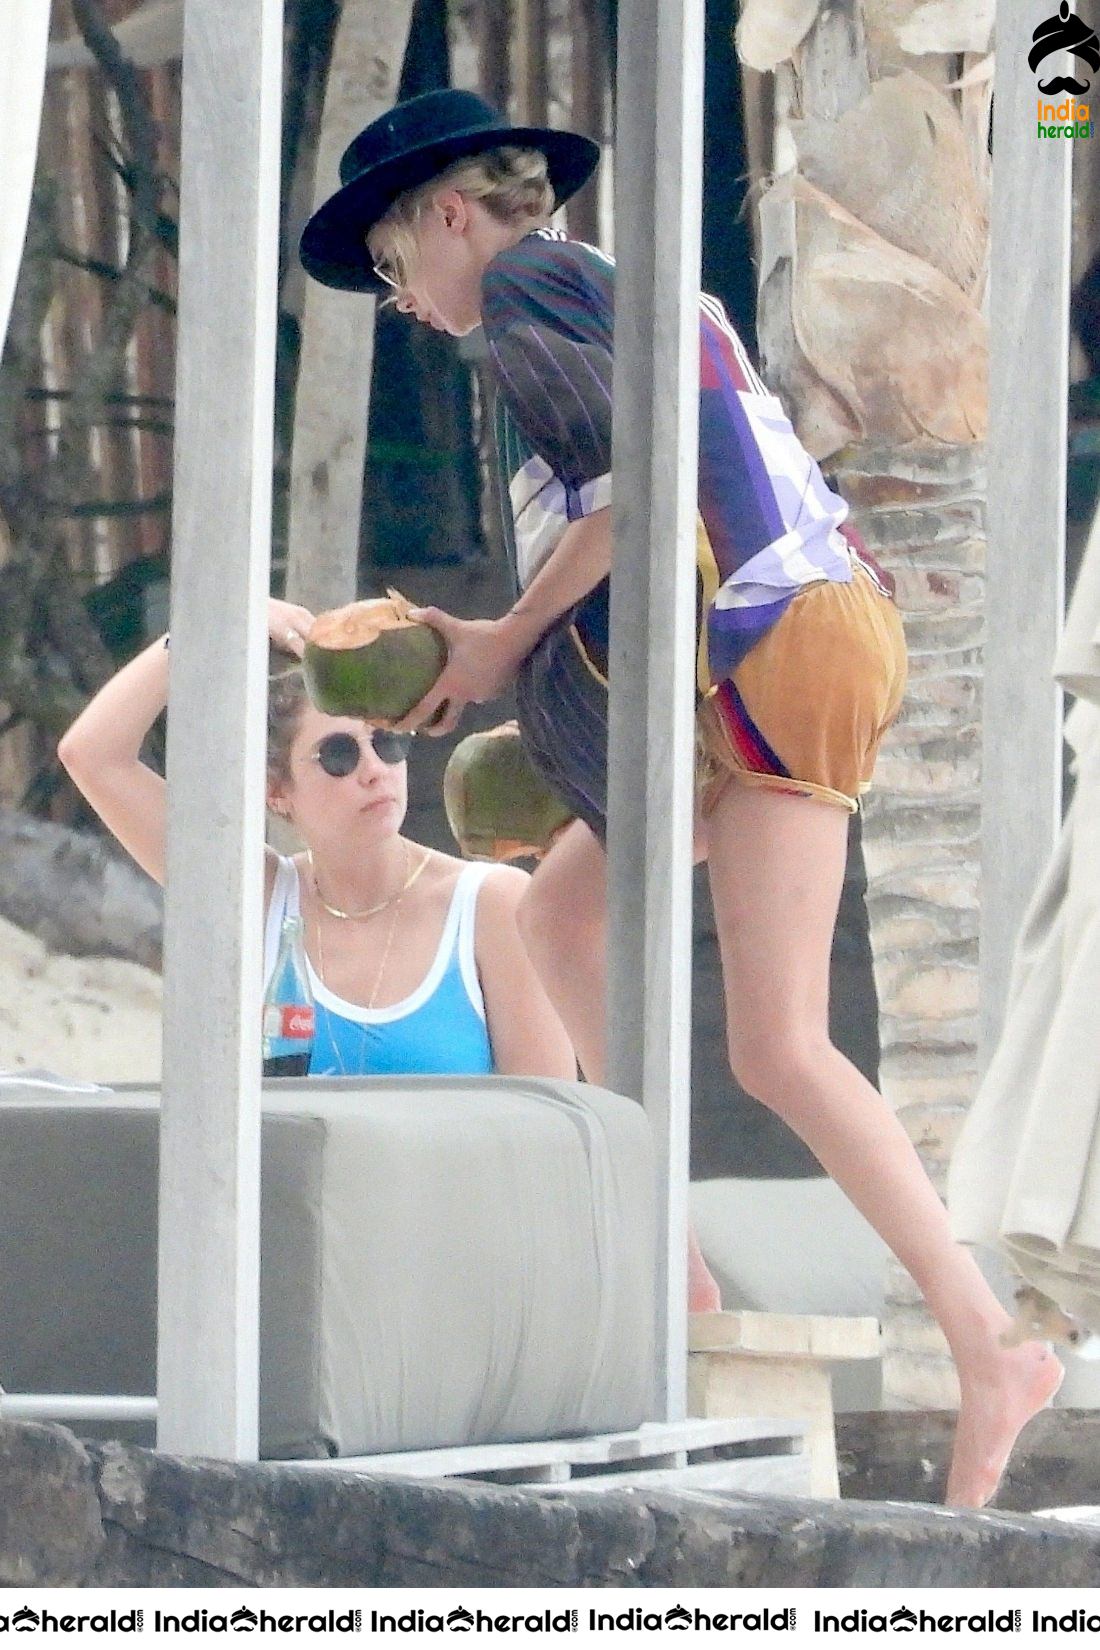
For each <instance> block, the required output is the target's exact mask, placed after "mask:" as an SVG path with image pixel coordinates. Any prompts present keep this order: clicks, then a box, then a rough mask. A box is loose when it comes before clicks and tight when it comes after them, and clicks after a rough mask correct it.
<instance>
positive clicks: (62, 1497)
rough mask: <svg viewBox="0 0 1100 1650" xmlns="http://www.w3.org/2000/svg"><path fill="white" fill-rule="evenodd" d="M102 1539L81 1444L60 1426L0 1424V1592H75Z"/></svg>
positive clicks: (88, 1465)
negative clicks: (61, 1589)
mask: <svg viewBox="0 0 1100 1650" xmlns="http://www.w3.org/2000/svg"><path fill="white" fill-rule="evenodd" d="M103 1540H104V1536H103V1524H102V1520H101V1518H100V1513H99V1499H98V1497H97V1495H96V1486H95V1475H94V1472H93V1468H92V1462H91V1460H90V1459H89V1456H88V1453H87V1451H86V1450H85V1449H84V1447H83V1445H82V1444H79V1443H78V1442H77V1440H76V1439H75V1438H74V1437H73V1435H72V1433H71V1432H67V1431H66V1430H65V1428H64V1427H55V1426H32V1425H17V1424H15V1423H13V1422H0V1586H5V1587H25V1586H37V1587H76V1586H79V1585H80V1584H81V1582H82V1581H83V1580H84V1579H85V1577H86V1576H87V1575H88V1573H89V1572H90V1570H91V1569H92V1566H93V1564H94V1563H95V1560H96V1558H97V1555H98V1554H99V1553H100V1551H101V1549H102V1547H103Z"/></svg>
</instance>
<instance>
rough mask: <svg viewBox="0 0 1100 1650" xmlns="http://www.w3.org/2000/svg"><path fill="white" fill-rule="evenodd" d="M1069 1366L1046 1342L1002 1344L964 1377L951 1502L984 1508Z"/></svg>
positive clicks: (950, 1478)
mask: <svg viewBox="0 0 1100 1650" xmlns="http://www.w3.org/2000/svg"><path fill="white" fill-rule="evenodd" d="M1064 1374H1065V1370H1064V1369H1063V1368H1062V1365H1061V1364H1060V1363H1059V1361H1058V1359H1057V1358H1056V1357H1055V1356H1054V1353H1053V1352H1052V1351H1051V1350H1050V1348H1049V1347H1048V1346H1047V1345H1046V1344H1045V1343H1044V1342H1042V1341H1027V1342H1025V1343H1024V1345H1023V1346H1015V1347H1012V1348H1011V1349H1009V1348H1003V1347H1002V1348H999V1349H998V1350H997V1352H995V1353H993V1354H992V1355H991V1356H990V1358H989V1361H988V1363H987V1364H985V1365H984V1367H983V1368H982V1370H981V1371H980V1372H977V1373H975V1374H973V1375H971V1376H969V1377H968V1379H967V1380H965V1381H963V1382H962V1403H961V1404H960V1406H959V1420H958V1425H957V1426H956V1428H955V1447H954V1449H953V1450H952V1452H951V1470H950V1472H949V1473H948V1475H947V1494H946V1496H945V1497H944V1500H945V1502H946V1504H947V1505H948V1506H949V1507H984V1506H985V1504H986V1502H987V1501H989V1500H991V1499H992V1497H993V1496H994V1495H995V1494H996V1493H997V1486H998V1484H999V1483H1000V1481H1001V1475H1002V1473H1003V1472H1004V1470H1005V1467H1006V1466H1007V1465H1008V1458H1009V1456H1010V1455H1011V1453H1012V1448H1013V1445H1014V1444H1015V1442H1016V1440H1017V1438H1018V1437H1019V1435H1020V1433H1021V1432H1022V1431H1023V1429H1024V1427H1025V1426H1026V1425H1027V1423H1028V1422H1029V1421H1030V1420H1031V1418H1032V1416H1034V1415H1037V1414H1038V1413H1039V1411H1040V1410H1041V1409H1043V1408H1044V1407H1045V1406H1046V1405H1047V1404H1048V1403H1049V1402H1050V1400H1051V1399H1052V1398H1053V1397H1054V1394H1055V1393H1056V1392H1057V1390H1058V1388H1059V1387H1060V1386H1061V1384H1062V1377H1063V1375H1064Z"/></svg>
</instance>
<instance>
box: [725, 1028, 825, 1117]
mask: <svg viewBox="0 0 1100 1650" xmlns="http://www.w3.org/2000/svg"><path fill="white" fill-rule="evenodd" d="M834 1052H835V1051H834V1049H833V1045H832V1043H831V1042H830V1041H829V1037H828V1035H827V1034H826V1033H825V1032H821V1033H813V1032H807V1031H802V1030H801V1029H798V1028H794V1029H791V1030H788V1031H784V1030H780V1031H778V1032H771V1033H769V1034H767V1035H764V1034H753V1033H750V1034H745V1035H741V1036H735V1035H732V1034H731V1036H730V1041H729V1061H730V1070H731V1071H732V1072H733V1075H734V1077H735V1078H736V1079H737V1081H738V1082H739V1083H740V1085H741V1087H742V1088H743V1089H744V1090H745V1092H746V1093H747V1094H751V1095H752V1097H753V1099H754V1100H759V1101H760V1103H761V1105H764V1106H767V1107H768V1109H769V1111H774V1112H776V1113H777V1114H778V1115H779V1116H780V1117H783V1118H785V1119H787V1120H788V1121H790V1120H791V1119H792V1118H795V1117H797V1116H798V1114H799V1113H800V1112H801V1110H802V1109H803V1107H804V1106H805V1105H807V1104H811V1105H812V1095H813V1091H814V1089H815V1088H816V1086H817V1083H818V1082H819V1081H820V1077H821V1073H822V1070H823V1068H824V1066H825V1064H826V1062H827V1061H828V1060H829V1059H830V1058H832V1056H833V1055H834Z"/></svg>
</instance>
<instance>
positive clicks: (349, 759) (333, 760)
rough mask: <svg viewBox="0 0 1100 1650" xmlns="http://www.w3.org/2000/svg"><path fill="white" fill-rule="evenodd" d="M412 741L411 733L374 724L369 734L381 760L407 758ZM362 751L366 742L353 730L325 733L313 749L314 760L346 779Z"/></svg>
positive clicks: (334, 777)
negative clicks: (374, 726) (397, 731)
mask: <svg viewBox="0 0 1100 1650" xmlns="http://www.w3.org/2000/svg"><path fill="white" fill-rule="evenodd" d="M412 742H413V735H412V734H411V733H391V732H390V731H389V729H388V728H374V729H372V730H371V732H370V734H369V735H368V737H367V743H368V744H369V745H370V746H372V748H373V750H374V754H375V756H377V758H378V760H379V761H380V762H387V763H389V764H390V765H391V766H394V765H395V764H396V763H398V762H404V760H405V758H406V757H407V756H408V754H409V746H410V745H411V744H412ZM362 755H363V746H362V744H361V743H360V741H359V739H358V738H357V736H356V735H355V734H354V733H326V734H325V737H324V738H323V739H322V740H320V741H319V743H318V745H317V749H316V750H315V751H314V752H313V753H312V760H313V761H314V762H317V763H319V764H320V766H321V767H322V768H323V769H324V771H325V773H327V774H328V776H329V778H330V779H345V778H346V777H347V775H348V774H349V773H354V772H355V770H356V768H357V767H358V766H359V763H360V760H361V758H362Z"/></svg>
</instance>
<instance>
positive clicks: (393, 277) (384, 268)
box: [371, 259, 405, 292]
mask: <svg viewBox="0 0 1100 1650" xmlns="http://www.w3.org/2000/svg"><path fill="white" fill-rule="evenodd" d="M371 268H372V269H373V270H374V273H375V274H376V275H377V276H378V279H379V280H380V281H381V282H383V284H384V285H385V286H388V287H390V288H391V289H392V290H393V291H394V292H402V291H403V290H404V287H405V283H404V281H403V280H401V278H400V277H399V275H398V274H397V272H396V270H395V269H394V267H393V266H392V264H387V263H386V262H385V260H384V259H380V260H379V262H378V263H376V264H372V265H371Z"/></svg>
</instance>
